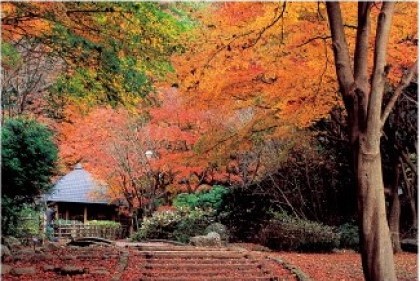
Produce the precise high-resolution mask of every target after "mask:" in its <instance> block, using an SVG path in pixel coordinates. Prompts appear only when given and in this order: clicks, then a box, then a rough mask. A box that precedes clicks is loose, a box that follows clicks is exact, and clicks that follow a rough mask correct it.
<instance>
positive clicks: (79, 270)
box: [60, 265, 88, 275]
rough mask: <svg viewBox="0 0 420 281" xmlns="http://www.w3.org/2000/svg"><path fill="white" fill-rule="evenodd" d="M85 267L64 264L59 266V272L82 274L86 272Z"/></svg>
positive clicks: (63, 273)
mask: <svg viewBox="0 0 420 281" xmlns="http://www.w3.org/2000/svg"><path fill="white" fill-rule="evenodd" d="M87 271H88V270H87V269H85V268H84V267H80V266H74V265H65V266H63V267H61V268H60V273H61V274H62V275H75V274H83V273H87Z"/></svg>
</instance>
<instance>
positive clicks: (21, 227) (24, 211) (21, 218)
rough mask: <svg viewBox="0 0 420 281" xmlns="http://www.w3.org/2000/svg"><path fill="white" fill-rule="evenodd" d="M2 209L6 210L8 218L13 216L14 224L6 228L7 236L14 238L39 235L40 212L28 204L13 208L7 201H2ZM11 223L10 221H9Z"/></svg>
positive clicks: (11, 203)
mask: <svg viewBox="0 0 420 281" xmlns="http://www.w3.org/2000/svg"><path fill="white" fill-rule="evenodd" d="M2 207H3V208H7V209H8V211H7V212H6V213H7V214H8V215H9V216H14V217H15V219H14V220H15V221H16V223H13V224H12V223H10V224H9V225H7V226H3V227H7V228H8V231H7V234H8V235H11V236H14V237H19V238H22V237H28V236H38V235H39V234H40V225H41V221H40V212H39V211H38V210H37V209H36V208H34V207H33V206H31V205H29V204H23V205H20V206H15V205H14V204H13V202H10V201H9V200H7V199H6V200H3V201H2ZM9 221H11V220H9Z"/></svg>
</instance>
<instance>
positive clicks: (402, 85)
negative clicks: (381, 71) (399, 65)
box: [381, 60, 417, 127]
mask: <svg viewBox="0 0 420 281" xmlns="http://www.w3.org/2000/svg"><path fill="white" fill-rule="evenodd" d="M415 74H417V60H416V61H415V62H414V63H413V65H412V66H411V67H410V69H409V71H408V72H407V73H406V74H405V75H404V76H403V78H402V79H401V82H400V84H399V85H398V87H397V89H395V92H394V94H393V95H392V97H391V99H390V100H389V102H388V104H387V105H386V106H385V109H384V111H383V113H382V116H381V127H383V125H384V124H385V122H386V119H387V118H388V116H389V114H390V113H391V111H392V109H393V108H394V105H395V103H396V102H397V100H398V97H399V96H400V95H401V93H402V92H403V91H404V89H405V88H407V86H408V85H410V82H411V80H412V79H413V77H414V75H415Z"/></svg>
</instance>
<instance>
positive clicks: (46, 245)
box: [43, 241, 60, 251]
mask: <svg viewBox="0 0 420 281" xmlns="http://www.w3.org/2000/svg"><path fill="white" fill-rule="evenodd" d="M43 249H44V250H45V251H56V250H58V249H60V246H59V245H57V244H56V243H53V242H48V241H47V242H45V243H44V246H43Z"/></svg>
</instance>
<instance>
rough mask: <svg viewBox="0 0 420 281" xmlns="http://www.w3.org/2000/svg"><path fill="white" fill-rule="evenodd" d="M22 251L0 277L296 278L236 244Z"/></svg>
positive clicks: (161, 280)
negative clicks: (234, 245)
mask: <svg viewBox="0 0 420 281" xmlns="http://www.w3.org/2000/svg"><path fill="white" fill-rule="evenodd" d="M25 251H26V252H25V253H22V252H21V253H19V252H16V253H12V255H11V256H10V257H8V258H6V259H5V260H4V264H5V266H4V267H3V268H4V269H6V268H7V272H3V274H2V279H3V280H10V281H11V280H13V281H15V280H35V281H36V280H101V281H105V280H110V281H126V280H127V281H131V280H133V281H134V280H136V281H139V280H156V281H164V280H171V281H176V280H179V281H184V280H185V281H187V280H191V281H194V280H197V281H198V280H200V281H205V280H214V281H224V280H226V281H227V280H244V281H247V280H298V279H297V277H296V275H294V274H292V272H291V271H290V270H289V269H287V268H286V267H285V266H283V265H282V264H281V263H278V262H276V261H274V260H272V259H270V258H268V257H266V256H264V255H262V254H257V253H256V252H250V251H247V250H244V249H242V248H238V247H219V248H209V247H193V246H174V245H171V244H166V243H122V242H121V243H118V242H117V243H116V246H100V247H98V246H96V247H59V248H58V249H49V250H46V249H40V250H37V252H34V251H33V250H32V252H30V251H28V250H25ZM40 257H43V258H40Z"/></svg>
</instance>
